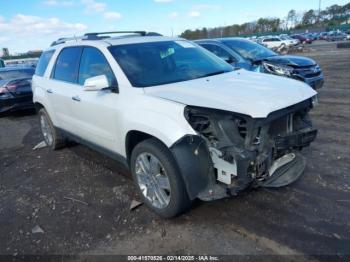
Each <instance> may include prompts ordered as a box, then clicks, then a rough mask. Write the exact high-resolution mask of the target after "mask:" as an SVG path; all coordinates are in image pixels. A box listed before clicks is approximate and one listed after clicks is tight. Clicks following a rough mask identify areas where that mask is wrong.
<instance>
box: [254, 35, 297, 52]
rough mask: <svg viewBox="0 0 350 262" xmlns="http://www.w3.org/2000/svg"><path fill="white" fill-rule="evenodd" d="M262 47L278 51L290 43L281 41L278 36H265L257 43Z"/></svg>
mask: <svg viewBox="0 0 350 262" xmlns="http://www.w3.org/2000/svg"><path fill="white" fill-rule="evenodd" d="M259 42H260V43H261V44H262V45H264V46H266V47H267V48H270V49H274V50H275V49H279V48H284V47H289V46H290V43H289V42H288V41H285V40H282V39H281V38H279V37H278V36H267V37H263V38H261V39H260V41H259Z"/></svg>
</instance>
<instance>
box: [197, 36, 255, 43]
mask: <svg viewBox="0 0 350 262" xmlns="http://www.w3.org/2000/svg"><path fill="white" fill-rule="evenodd" d="M225 40H226V41H227V40H229V41H251V40H249V39H246V38H243V37H224V38H211V39H199V40H195V41H194V42H196V43H204V42H220V43H221V42H223V41H225Z"/></svg>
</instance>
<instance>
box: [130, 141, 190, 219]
mask: <svg viewBox="0 0 350 262" xmlns="http://www.w3.org/2000/svg"><path fill="white" fill-rule="evenodd" d="M130 167H131V172H132V175H133V179H134V182H135V184H136V187H137V189H138V192H139V194H140V195H141V197H142V200H143V203H145V204H146V205H147V207H148V208H150V209H151V210H152V211H154V212H155V213H156V214H158V215H159V216H161V217H164V218H171V217H174V216H177V215H179V214H181V213H183V212H184V211H186V210H187V209H188V208H189V207H190V206H191V201H190V199H189V197H188V195H187V191H186V187H185V184H184V182H183V179H182V177H181V175H180V172H179V168H178V166H177V163H176V161H175V159H174V157H173V155H172V154H171V152H170V150H169V149H168V148H167V147H166V146H165V145H163V144H162V143H161V142H160V141H159V140H157V139H155V138H150V139H147V140H144V141H143V142H141V143H139V144H138V145H136V147H135V148H134V150H133V151H132V153H131V159H130ZM147 174H148V175H147ZM157 181H158V182H157ZM160 181H161V182H160ZM158 196H159V197H158ZM163 200H164V201H163Z"/></svg>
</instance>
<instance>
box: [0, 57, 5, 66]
mask: <svg viewBox="0 0 350 262" xmlns="http://www.w3.org/2000/svg"><path fill="white" fill-rule="evenodd" d="M1 67H5V63H4V61H2V60H1V59H0V68H1Z"/></svg>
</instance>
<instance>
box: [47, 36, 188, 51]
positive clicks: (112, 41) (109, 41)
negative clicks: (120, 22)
mask: <svg viewBox="0 0 350 262" xmlns="http://www.w3.org/2000/svg"><path fill="white" fill-rule="evenodd" d="M179 40H185V39H182V38H174V37H165V36H138V35H128V36H123V37H111V38H103V39H97V40H83V39H79V38H77V39H75V40H70V41H67V42H63V43H59V44H56V45H53V46H51V47H49V48H48V49H47V50H54V49H56V48H57V47H66V46H67V47H68V46H84V45H88V46H95V47H108V46H111V45H125V44H136V43H151V42H162V41H179ZM186 41H187V40H186Z"/></svg>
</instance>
